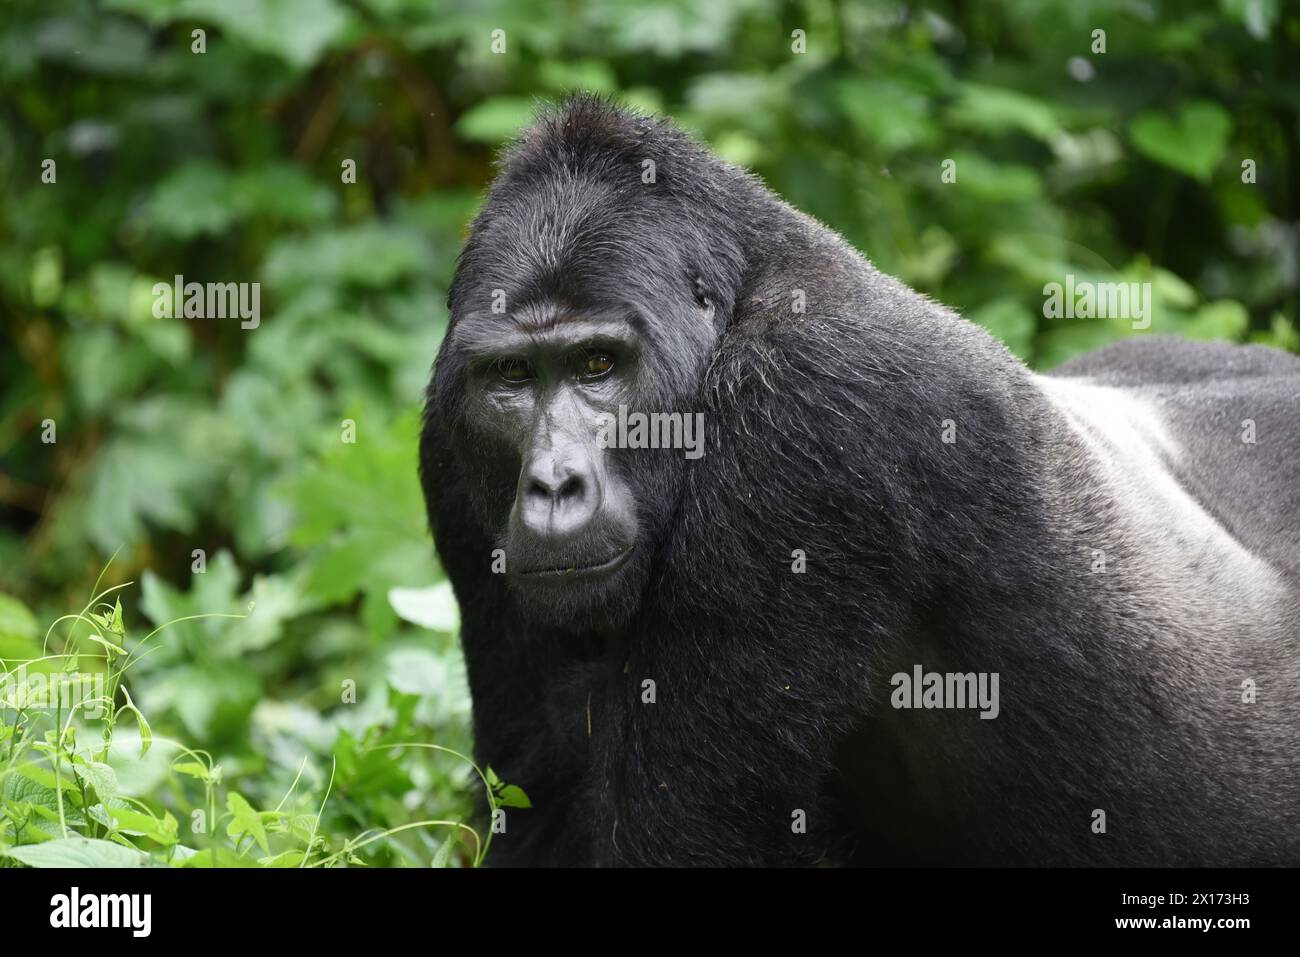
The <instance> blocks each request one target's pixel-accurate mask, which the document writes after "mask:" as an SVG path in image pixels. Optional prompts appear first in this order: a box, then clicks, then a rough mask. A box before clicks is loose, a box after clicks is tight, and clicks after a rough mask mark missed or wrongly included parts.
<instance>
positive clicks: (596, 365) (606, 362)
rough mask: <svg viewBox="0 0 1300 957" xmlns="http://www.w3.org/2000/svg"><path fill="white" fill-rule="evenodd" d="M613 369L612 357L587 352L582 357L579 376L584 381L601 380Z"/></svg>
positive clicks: (602, 353)
mask: <svg viewBox="0 0 1300 957" xmlns="http://www.w3.org/2000/svg"><path fill="white" fill-rule="evenodd" d="M613 368H614V357H613V356H611V355H609V354H608V353H605V352H588V353H587V354H586V355H585V356H583V359H582V369H581V371H580V375H581V376H582V378H584V379H603V378H604V377H605V376H607V375H609V373H610V372H611V371H612V370H613Z"/></svg>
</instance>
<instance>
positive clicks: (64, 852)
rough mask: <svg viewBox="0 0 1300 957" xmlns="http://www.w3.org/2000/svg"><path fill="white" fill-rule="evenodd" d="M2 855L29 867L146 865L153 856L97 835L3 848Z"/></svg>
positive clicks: (0, 849)
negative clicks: (99, 837) (100, 838)
mask: <svg viewBox="0 0 1300 957" xmlns="http://www.w3.org/2000/svg"><path fill="white" fill-rule="evenodd" d="M0 854H4V855H7V856H9V857H12V858H14V859H15V860H18V861H22V862H23V863H24V864H26V865H28V866H29V867H143V866H144V865H145V864H146V863H147V862H148V860H149V855H147V854H145V853H144V852H143V851H139V850H136V849H135V848H130V847H123V846H122V845H121V844H114V843H113V842H112V841H101V840H98V839H95V838H85V837H64V838H59V839H58V840H54V841H46V842H45V843H44V844H24V845H22V846H21V847H5V848H0Z"/></svg>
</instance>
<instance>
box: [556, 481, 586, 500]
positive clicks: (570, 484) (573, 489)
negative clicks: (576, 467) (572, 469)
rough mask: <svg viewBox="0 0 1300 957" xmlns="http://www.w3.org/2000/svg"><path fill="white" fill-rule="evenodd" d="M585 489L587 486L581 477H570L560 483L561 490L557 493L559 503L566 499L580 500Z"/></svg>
mask: <svg viewBox="0 0 1300 957" xmlns="http://www.w3.org/2000/svg"><path fill="white" fill-rule="evenodd" d="M584 488H585V484H584V483H583V481H582V477H581V476H579V475H570V476H569V477H568V478H566V479H565V480H564V481H563V482H561V483H560V488H559V490H558V491H557V492H556V493H555V497H556V499H558V500H559V501H564V500H565V499H566V498H580V497H581V496H582V493H583V489H584Z"/></svg>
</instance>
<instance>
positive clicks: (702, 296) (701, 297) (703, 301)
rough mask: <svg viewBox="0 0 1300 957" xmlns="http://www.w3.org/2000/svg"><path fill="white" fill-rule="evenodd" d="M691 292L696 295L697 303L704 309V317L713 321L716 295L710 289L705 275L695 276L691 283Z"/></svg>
mask: <svg viewBox="0 0 1300 957" xmlns="http://www.w3.org/2000/svg"><path fill="white" fill-rule="evenodd" d="M691 292H692V294H693V295H694V296H695V304H696V305H697V306H699V307H700V309H701V310H703V311H704V317H705V318H706V319H708V320H709V321H710V322H712V321H713V312H714V296H713V293H712V292H710V291H709V286H708V283H706V282H705V281H704V277H703V276H696V277H695V281H694V282H693V283H692V284H691Z"/></svg>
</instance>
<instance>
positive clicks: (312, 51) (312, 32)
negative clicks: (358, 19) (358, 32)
mask: <svg viewBox="0 0 1300 957" xmlns="http://www.w3.org/2000/svg"><path fill="white" fill-rule="evenodd" d="M182 10H183V12H184V13H186V14H188V15H191V16H196V17H204V18H206V19H209V20H211V21H212V22H214V23H216V24H217V25H218V26H220V27H221V29H222V30H223V31H225V32H227V33H229V34H230V35H231V36H232V37H238V38H239V39H240V40H242V41H243V42H244V43H246V44H248V45H249V46H250V47H253V48H254V49H257V50H261V51H263V52H265V53H270V54H273V55H274V56H277V57H279V58H280V59H282V60H284V61H285V62H287V63H290V64H292V65H293V66H296V67H298V68H300V69H301V68H305V67H309V66H311V65H312V64H313V63H315V62H316V61H317V60H318V59H319V58H320V56H321V54H322V53H324V52H325V49H326V48H327V47H329V46H331V45H332V44H333V43H335V42H336V41H338V40H339V39H340V38H341V37H342V36H343V34H344V32H345V31H346V30H347V28H348V27H349V25H350V24H351V22H352V17H351V15H350V14H349V13H348V12H347V10H346V9H345V8H344V7H342V6H340V5H339V4H338V3H336V2H335V0H185V3H184V5H183V7H182ZM208 42H209V43H210V44H211V43H214V42H216V41H214V40H211V39H210V40H209V41H208Z"/></svg>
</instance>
